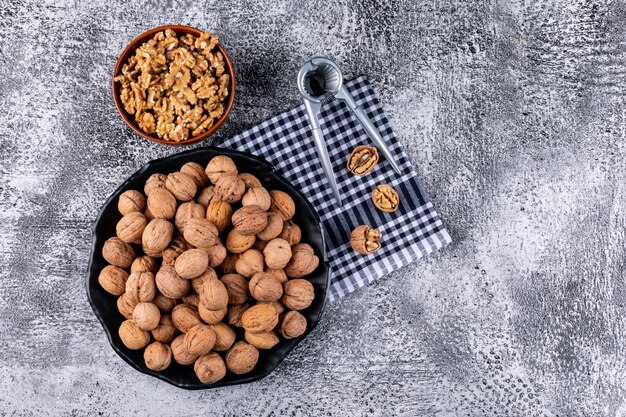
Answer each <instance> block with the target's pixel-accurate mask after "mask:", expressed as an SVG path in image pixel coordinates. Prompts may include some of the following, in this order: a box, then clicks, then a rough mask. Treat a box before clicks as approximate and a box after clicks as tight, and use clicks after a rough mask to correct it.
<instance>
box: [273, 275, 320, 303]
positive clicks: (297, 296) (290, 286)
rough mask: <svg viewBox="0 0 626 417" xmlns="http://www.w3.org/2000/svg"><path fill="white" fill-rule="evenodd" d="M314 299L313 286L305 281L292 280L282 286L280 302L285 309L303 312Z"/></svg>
mask: <svg viewBox="0 0 626 417" xmlns="http://www.w3.org/2000/svg"><path fill="white" fill-rule="evenodd" d="M314 298H315V291H314V289H313V284H311V283H310V282H309V281H307V280H305V279H292V280H290V281H287V282H285V283H284V284H283V297H282V299H281V301H282V303H283V304H284V305H285V307H287V308H290V309H292V310H304V309H305V308H307V307H308V306H310V305H311V303H312V302H313V299H314Z"/></svg>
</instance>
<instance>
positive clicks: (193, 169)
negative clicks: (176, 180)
mask: <svg viewBox="0 0 626 417" xmlns="http://www.w3.org/2000/svg"><path fill="white" fill-rule="evenodd" d="M180 172H182V173H183V174H187V175H189V177H191V179H193V182H195V183H196V186H197V187H204V186H205V185H206V184H207V183H208V182H209V178H208V177H207V176H206V173H205V172H204V168H203V167H202V165H200V164H199V163H197V162H187V163H186V164H185V165H183V166H182V167H180Z"/></svg>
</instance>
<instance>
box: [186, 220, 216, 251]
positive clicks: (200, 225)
mask: <svg viewBox="0 0 626 417" xmlns="http://www.w3.org/2000/svg"><path fill="white" fill-rule="evenodd" d="M183 237H184V238H185V240H186V241H187V242H189V243H190V244H191V245H193V246H195V247H197V248H207V247H211V246H214V245H216V244H217V243H219V236H218V231H217V228H216V227H215V225H214V224H213V223H211V222H210V221H209V220H207V219H190V220H189V221H188V222H187V224H186V225H185V231H184V232H183Z"/></svg>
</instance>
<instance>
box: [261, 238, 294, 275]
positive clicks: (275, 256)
mask: <svg viewBox="0 0 626 417" xmlns="http://www.w3.org/2000/svg"><path fill="white" fill-rule="evenodd" d="M263 255H264V256H265V263H266V264H267V267H268V268H271V269H283V268H284V267H285V266H287V263H288V262H289V260H290V259H291V245H289V242H287V241H286V240H285V239H281V238H279V237H277V238H274V239H272V240H270V241H269V242H267V245H265V248H264V249H263Z"/></svg>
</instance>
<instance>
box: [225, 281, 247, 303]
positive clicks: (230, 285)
mask: <svg viewBox="0 0 626 417" xmlns="http://www.w3.org/2000/svg"><path fill="white" fill-rule="evenodd" d="M220 281H222V284H224V287H226V292H227V293H228V304H231V305H236V304H243V303H245V302H246V301H248V295H249V293H248V281H247V280H246V279H245V278H244V277H242V276H241V275H239V274H226V275H224V276H223V277H222V278H220Z"/></svg>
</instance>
